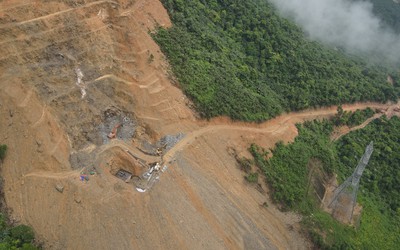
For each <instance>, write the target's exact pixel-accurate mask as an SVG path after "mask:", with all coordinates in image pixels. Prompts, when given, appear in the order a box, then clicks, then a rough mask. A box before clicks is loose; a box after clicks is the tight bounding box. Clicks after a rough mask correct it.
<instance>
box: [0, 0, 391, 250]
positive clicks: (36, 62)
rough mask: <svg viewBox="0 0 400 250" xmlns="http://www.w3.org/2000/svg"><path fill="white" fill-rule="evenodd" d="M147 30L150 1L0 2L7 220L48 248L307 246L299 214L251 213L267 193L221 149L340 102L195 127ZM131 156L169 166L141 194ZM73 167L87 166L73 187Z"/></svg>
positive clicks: (286, 133)
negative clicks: (259, 119)
mask: <svg viewBox="0 0 400 250" xmlns="http://www.w3.org/2000/svg"><path fill="white" fill-rule="evenodd" d="M157 25H160V26H169V25H171V23H170V20H169V19H168V15H167V13H166V11H165V9H164V8H163V7H162V5H161V3H160V2H159V1H158V0H136V1H128V0H127V1H124V0H121V1H88V0H86V1H70V0H65V1H45V2H40V1H28V0H10V1H3V2H1V3H0V33H1V34H2V37H1V40H0V52H1V53H0V54H1V57H0V117H1V119H0V128H1V129H0V142H1V143H4V144H7V145H8V146H9V151H8V155H7V158H6V160H5V162H4V165H3V168H2V170H1V174H2V176H3V178H4V180H5V183H4V192H5V198H6V202H7V205H8V206H9V207H10V209H11V211H12V216H13V217H14V219H15V220H17V221H21V222H23V223H26V224H29V225H31V226H33V228H34V229H35V231H36V233H37V236H38V239H39V240H40V241H43V242H44V245H45V247H46V248H48V249H111V248H113V249H189V248H190V249H243V248H245V249H274V248H279V249H305V248H308V245H307V242H306V241H305V240H304V239H303V238H302V237H301V235H300V234H299V233H298V232H297V231H296V230H291V228H293V226H295V227H294V228H296V225H297V222H298V221H299V218H298V217H297V216H296V215H294V214H283V213H281V212H279V211H278V210H276V209H275V208H274V206H269V207H268V208H265V207H264V206H261V204H263V203H264V202H265V201H266V199H268V198H267V197H266V196H265V195H264V194H262V193H260V192H258V191H257V190H256V189H254V188H253V187H252V186H250V185H247V184H246V182H245V181H244V179H243V173H242V172H241V171H240V169H239V168H238V167H237V166H236V162H235V159H234V157H232V155H230V154H229V152H228V150H227V149H228V148H230V147H233V148H236V149H238V150H239V151H240V152H239V153H241V154H246V148H247V147H248V146H249V144H250V143H252V142H256V143H258V144H260V145H262V146H264V147H272V146H273V145H274V144H275V142H277V141H278V140H283V141H289V140H292V139H293V138H294V137H295V136H296V134H297V130H296V128H295V123H297V122H301V121H303V120H306V119H312V118H319V117H320V118H321V117H326V116H330V115H332V114H334V113H335V110H336V108H334V107H332V108H326V109H321V110H314V111H305V112H301V113H296V114H288V115H283V116H281V117H279V118H277V119H274V120H271V121H269V122H266V123H264V124H247V123H232V122H231V121H229V120H227V119H225V118H217V119H214V120H211V121H210V122H205V121H199V120H196V115H195V114H193V112H192V111H191V109H190V108H189V106H190V102H189V101H188V100H187V99H186V97H185V96H184V95H182V93H181V91H180V90H179V89H178V88H176V87H175V86H174V85H173V84H171V81H170V76H169V75H168V65H167V63H166V61H165V59H164V56H163V55H162V54H161V53H160V50H159V48H158V46H157V45H156V44H155V43H154V41H153V40H152V39H151V37H150V35H149V31H151V30H153V29H154V27H156V26H157ZM187 104H189V105H187ZM368 105H369V104H362V105H354V106H351V107H349V108H350V109H356V108H361V107H366V106H368ZM373 105H375V106H376V107H377V108H384V107H386V105H378V104H373ZM344 108H345V109H346V107H344ZM117 125H119V126H118V128H117V130H116V132H115V133H116V138H115V139H112V140H110V139H109V138H108V137H107V135H109V133H110V132H112V130H113V128H115V127H116V126H117ZM144 142H147V144H146V145H147V146H144ZM146 147H147V148H146ZM160 148H161V149H160ZM127 152H128V153H127ZM129 152H130V153H131V154H133V155H135V156H138V158H139V159H141V160H142V161H143V162H145V163H152V162H160V161H163V162H164V163H165V164H166V165H167V166H168V169H166V171H165V172H164V173H163V174H162V175H160V176H159V177H160V178H159V179H160V181H159V182H157V184H156V185H154V186H153V188H152V190H151V192H146V193H144V194H141V193H138V192H137V191H136V190H135V189H134V188H133V187H132V185H127V184H126V183H125V181H124V180H122V179H120V178H117V177H116V176H115V175H117V173H118V171H119V170H121V169H122V170H124V171H126V172H129V173H131V174H133V175H140V174H141V173H142V171H143V169H141V166H142V165H141V163H143V162H141V163H140V162H135V161H134V159H132V158H131V157H130V153H129ZM161 156H162V159H161ZM82 168H84V169H95V170H96V171H95V174H93V175H90V176H89V178H88V179H89V180H88V181H81V178H80V175H81V169H82ZM124 176H125V175H124ZM60 190H61V191H60Z"/></svg>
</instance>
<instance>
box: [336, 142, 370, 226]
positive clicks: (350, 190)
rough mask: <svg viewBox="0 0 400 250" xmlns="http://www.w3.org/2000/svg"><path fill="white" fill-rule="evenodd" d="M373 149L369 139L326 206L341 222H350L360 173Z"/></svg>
mask: <svg viewBox="0 0 400 250" xmlns="http://www.w3.org/2000/svg"><path fill="white" fill-rule="evenodd" d="M373 150H374V147H373V142H372V141H371V142H370V143H369V145H368V146H367V148H366V149H365V153H364V155H363V156H362V157H361V159H360V161H359V162H358V165H357V167H356V169H355V170H354V172H353V174H352V175H351V176H350V177H349V178H347V179H346V181H345V182H343V183H342V184H341V185H340V186H339V187H337V188H336V189H335V191H334V193H333V198H332V201H331V202H330V203H329V206H328V207H329V208H331V209H332V215H333V216H334V217H335V218H337V219H339V220H341V221H343V222H347V223H351V221H352V218H353V212H354V207H355V205H356V204H357V191H358V188H359V186H360V179H361V175H362V174H363V172H364V169H365V167H366V166H367V164H368V161H369V158H370V157H371V154H372V151H373Z"/></svg>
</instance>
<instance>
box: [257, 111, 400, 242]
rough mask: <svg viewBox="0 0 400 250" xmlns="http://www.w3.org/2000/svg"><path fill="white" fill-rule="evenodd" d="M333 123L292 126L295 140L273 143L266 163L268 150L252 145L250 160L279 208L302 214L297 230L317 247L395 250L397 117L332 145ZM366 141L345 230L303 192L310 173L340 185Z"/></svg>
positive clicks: (399, 160) (398, 235)
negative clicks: (353, 221)
mask: <svg viewBox="0 0 400 250" xmlns="http://www.w3.org/2000/svg"><path fill="white" fill-rule="evenodd" d="M338 116H340V115H338ZM338 116H337V117H338ZM335 120H336V118H333V119H332V120H329V121H328V120H324V121H313V122H306V123H304V124H303V125H298V129H299V136H298V137H297V138H296V139H295V141H294V142H293V143H289V144H287V145H285V144H283V143H277V145H276V147H275V148H274V149H271V152H272V157H271V158H269V159H268V158H267V157H265V155H266V152H268V151H266V150H263V149H261V148H259V147H257V146H256V145H252V146H251V147H250V149H249V150H250V152H251V153H252V155H253V156H254V160H253V162H254V164H255V165H257V166H258V167H259V169H260V170H261V172H262V173H263V174H265V176H266V179H267V184H268V185H269V186H270V188H271V190H272V194H271V195H272V199H273V200H274V201H275V202H277V203H278V204H280V206H281V207H282V208H283V209H285V210H296V211H298V212H300V213H302V214H303V215H304V219H303V222H302V224H303V228H304V230H305V231H306V233H307V234H308V235H309V237H310V238H311V239H312V240H313V242H314V243H315V245H316V246H317V247H319V248H322V249H396V248H397V247H398V246H399V245H400V192H399V190H400V169H399V168H398V166H400V153H399V152H398V150H397V149H398V148H400V119H399V118H398V117H393V118H391V119H390V120H388V119H387V118H386V117H383V118H381V119H376V120H374V121H373V122H371V123H370V124H369V125H368V126H366V127H365V128H364V129H362V130H356V131H354V132H351V133H349V134H347V135H345V136H344V137H342V138H341V139H340V140H338V141H336V142H332V141H331V140H330V137H329V136H330V134H331V133H332V131H333V128H334V124H335ZM339 125H341V124H339ZM370 141H373V142H374V152H373V154H372V156H371V159H370V161H369V164H368V166H367V167H366V169H365V171H364V174H363V176H362V178H361V182H360V190H359V191H358V202H359V203H360V204H361V205H362V206H363V210H362V215H361V219H360V221H359V224H358V225H356V227H350V226H346V225H344V224H341V223H338V222H336V221H335V220H334V219H333V218H332V217H331V216H330V215H329V214H327V213H325V212H322V211H321V210H320V208H319V201H318V200H317V199H316V197H315V195H313V193H312V192H309V189H310V174H311V171H313V172H314V173H315V172H318V171H321V172H323V173H325V174H327V175H332V174H333V173H336V174H337V175H338V179H339V182H342V181H343V180H344V179H345V178H347V177H348V176H350V175H351V174H352V173H353V171H354V168H355V167H356V166H357V163H358V161H359V159H360V157H361V156H362V155H363V153H364V151H365V147H366V146H367V145H368V144H369V142H370ZM316 169H317V170H318V171H316Z"/></svg>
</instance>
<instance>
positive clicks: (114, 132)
mask: <svg viewBox="0 0 400 250" xmlns="http://www.w3.org/2000/svg"><path fill="white" fill-rule="evenodd" d="M119 127H121V124H120V123H118V124H117V125H115V126H114V128H113V129H112V130H111V132H110V133H109V134H108V135H107V137H108V138H109V139H114V138H115V137H116V136H117V130H118V128H119Z"/></svg>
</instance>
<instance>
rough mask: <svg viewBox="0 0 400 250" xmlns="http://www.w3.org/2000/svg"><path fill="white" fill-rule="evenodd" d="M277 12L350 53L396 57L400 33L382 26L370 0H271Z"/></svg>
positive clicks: (399, 55)
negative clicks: (367, 0)
mask: <svg viewBox="0 0 400 250" xmlns="http://www.w3.org/2000/svg"><path fill="white" fill-rule="evenodd" d="M271 1H272V3H273V4H274V5H275V6H276V7H277V9H278V10H279V11H280V12H281V14H282V15H283V16H285V17H288V18H290V19H293V20H294V21H295V22H296V23H297V24H298V25H299V26H300V27H302V29H303V30H304V31H305V32H307V33H308V34H309V36H310V38H311V39H314V40H318V41H321V42H323V43H328V44H330V45H333V46H338V47H341V48H344V49H345V50H346V51H347V52H350V53H363V54H367V55H374V56H376V55H377V54H379V55H380V56H382V57H384V58H385V59H387V60H389V61H390V62H399V61H400V60H399V59H400V36H399V35H398V34H395V33H394V32H393V31H391V30H389V29H388V28H386V27H384V25H383V23H382V22H381V20H380V19H379V18H378V17H376V16H375V15H374V14H373V12H372V4H371V3H369V2H365V1H350V0H271Z"/></svg>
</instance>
